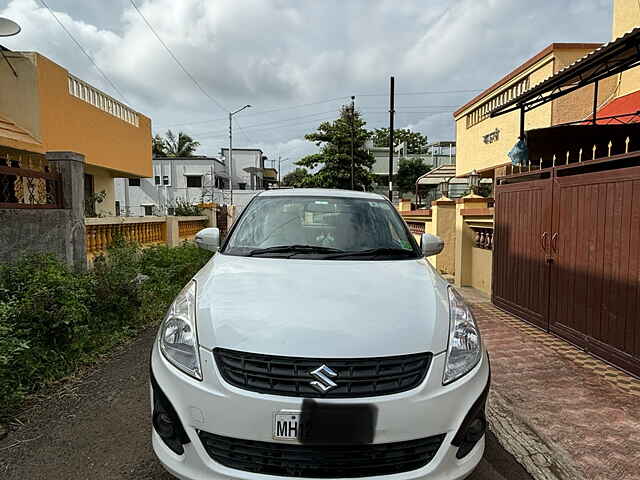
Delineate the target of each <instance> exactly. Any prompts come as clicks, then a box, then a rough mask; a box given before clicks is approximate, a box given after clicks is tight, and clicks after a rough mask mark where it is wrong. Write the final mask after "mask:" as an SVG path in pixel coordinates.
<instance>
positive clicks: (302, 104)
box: [164, 0, 640, 127]
mask: <svg viewBox="0 0 640 480" xmlns="http://www.w3.org/2000/svg"><path fill="white" fill-rule="evenodd" d="M639 1H640V0H639ZM480 91H482V90H481V89H472V90H440V91H426V92H405V93H396V95H405V96H411V95H440V94H443V95H444V94H455V93H475V92H480ZM387 95H388V93H367V94H361V95H358V96H361V97H381V96H384V97H386V96H387ZM348 98H349V96H348V95H344V96H342V97H334V98H327V99H326V100H318V101H316V102H310V103H301V104H298V105H289V106H287V107H281V108H274V109H270V110H258V109H255V110H254V112H251V113H246V114H245V115H244V116H245V117H253V116H257V115H266V114H268V113H275V112H283V111H286V110H293V109H296V108H303V107H310V106H313V105H321V104H323V103H330V102H336V101H338V100H346V99H348ZM432 107H433V108H457V107H458V106H457V105H432V106H425V107H420V108H432ZM398 108H418V107H413V106H404V107H398ZM226 120H228V117H218V118H210V119H207V120H196V121H193V122H183V123H172V124H167V125H164V126H165V127H181V126H185V125H198V124H204V123H213V122H222V121H226Z"/></svg>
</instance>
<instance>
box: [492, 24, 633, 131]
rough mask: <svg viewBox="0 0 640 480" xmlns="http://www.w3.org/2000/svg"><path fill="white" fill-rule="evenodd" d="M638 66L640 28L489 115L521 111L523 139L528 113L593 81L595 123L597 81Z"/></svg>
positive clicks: (594, 119) (598, 49) (578, 61)
mask: <svg viewBox="0 0 640 480" xmlns="http://www.w3.org/2000/svg"><path fill="white" fill-rule="evenodd" d="M638 65H640V27H636V28H634V29H633V30H631V31H629V32H627V33H626V34H624V35H623V36H622V37H620V38H618V39H616V40H614V41H612V42H609V43H607V44H605V45H603V46H601V47H599V48H597V49H596V50H594V51H593V52H590V53H588V54H587V55H585V56H584V57H582V58H580V59H578V60H576V61H575V62H573V63H572V64H571V65H568V66H566V67H565V68H563V69H562V70H560V71H558V72H557V73H555V74H554V75H552V76H551V77H549V78H547V79H546V80H543V81H542V82H540V83H538V84H537V85H535V86H534V87H532V88H530V89H529V90H527V91H526V92H524V93H522V94H521V95H519V96H517V97H516V98H514V99H512V100H510V101H508V102H506V103H505V104H503V105H501V106H499V107H497V108H495V109H494V110H492V111H491V113H490V114H489V115H490V116H491V117H497V116H499V115H504V114H506V113H510V112H514V111H516V110H519V111H520V138H524V117H525V112H528V111H530V110H533V109H534V108H537V107H539V106H541V105H544V104H545V103H548V102H550V101H552V100H554V99H556V98H559V97H562V96H564V95H567V94H569V93H571V92H573V91H575V90H577V89H579V88H582V87H585V86H587V85H591V84H592V83H593V84H594V92H593V116H592V122H593V123H594V124H595V122H596V120H597V119H596V114H597V107H598V82H599V81H600V80H603V79H605V78H607V77H611V76H613V75H617V74H619V73H621V72H624V71H625V70H629V69H631V68H634V67H636V66H638Z"/></svg>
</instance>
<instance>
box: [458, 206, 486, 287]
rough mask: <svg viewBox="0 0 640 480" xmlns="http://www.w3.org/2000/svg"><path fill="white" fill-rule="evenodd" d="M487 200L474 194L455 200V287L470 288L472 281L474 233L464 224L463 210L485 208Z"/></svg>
mask: <svg viewBox="0 0 640 480" xmlns="http://www.w3.org/2000/svg"><path fill="white" fill-rule="evenodd" d="M488 201H489V199H487V198H484V197H480V196H478V195H475V194H471V195H467V196H465V197H462V198H458V199H457V200H456V207H455V208H456V241H455V285H456V286H458V287H466V286H470V285H472V283H473V280H472V273H473V272H472V269H473V263H472V254H473V245H474V238H475V233H474V232H473V230H472V229H471V227H470V226H469V225H468V224H467V223H466V222H465V219H464V216H463V213H464V212H463V210H467V209H472V208H474V209H477V208H487V207H488V206H489V203H488Z"/></svg>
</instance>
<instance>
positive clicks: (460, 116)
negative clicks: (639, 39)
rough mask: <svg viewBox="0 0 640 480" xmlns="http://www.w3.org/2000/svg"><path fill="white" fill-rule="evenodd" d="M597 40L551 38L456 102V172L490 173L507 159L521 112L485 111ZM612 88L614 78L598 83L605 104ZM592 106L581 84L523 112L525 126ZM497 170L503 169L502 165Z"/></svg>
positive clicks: (562, 119) (569, 117)
mask: <svg viewBox="0 0 640 480" xmlns="http://www.w3.org/2000/svg"><path fill="white" fill-rule="evenodd" d="M600 45H601V44H599V43H552V44H551V45H549V46H548V47H547V48H545V49H544V50H542V51H541V52H539V53H538V54H536V55H534V56H533V57H532V58H530V59H529V60H527V61H526V62H525V63H523V64H522V65H520V66H519V67H517V68H516V69H515V70H513V71H512V72H510V73H508V74H507V75H505V76H504V77H502V78H501V79H500V80H498V81H497V82H496V83H495V84H493V85H492V86H490V87H489V88H487V89H486V90H485V91H483V92H482V93H480V94H479V95H478V96H477V97H475V98H473V99H472V100H471V101H469V102H468V103H466V104H465V105H463V106H462V107H460V108H459V109H458V110H457V111H456V112H455V113H454V118H455V122H456V142H457V159H456V161H457V163H456V175H457V176H461V175H466V174H468V173H470V172H471V171H472V170H477V171H479V172H482V173H483V174H484V175H485V176H493V174H494V170H495V169H496V167H501V166H504V164H506V163H508V162H509V157H508V156H507V154H508V153H509V151H510V150H511V149H512V148H513V146H514V145H515V144H516V142H517V141H518V137H519V136H520V112H519V111H514V112H511V113H509V114H505V115H502V116H499V117H496V118H490V117H489V113H490V112H491V111H492V110H493V109H495V108H497V107H499V106H501V105H503V104H504V103H506V102H508V101H509V100H512V99H513V98H515V97H517V96H518V95H519V94H521V93H523V92H525V91H526V90H528V89H529V88H530V87H532V86H534V85H536V84H537V83H539V82H541V81H542V80H544V79H546V78H548V77H550V76H551V75H553V74H554V73H556V72H558V71H559V70H561V69H562V68H564V67H566V66H568V65H570V64H571V63H573V62H574V61H575V60H577V59H579V58H581V57H583V56H584V55H586V54H587V53H589V52H591V51H593V50H594V49H596V48H598V47H599V46H600ZM614 89H615V80H614V79H608V80H606V81H603V82H601V85H600V87H599V90H598V97H599V101H600V102H602V103H605V102H606V101H607V100H608V99H610V98H611V96H612V94H613V92H614ZM592 110H593V87H589V88H583V89H580V90H577V91H575V92H573V93H571V94H568V95H566V96H564V97H561V98H559V99H557V100H554V101H552V102H549V103H547V104H545V105H543V106H541V107H539V108H536V109H534V110H532V111H529V112H527V113H526V115H525V124H524V125H525V130H530V129H533V128H544V127H550V126H552V125H558V124H561V123H566V122H570V121H575V120H580V119H583V118H587V117H588V116H589V115H590V114H591V112H592ZM497 173H498V174H500V173H501V170H500V168H498V172H497Z"/></svg>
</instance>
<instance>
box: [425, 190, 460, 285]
mask: <svg viewBox="0 0 640 480" xmlns="http://www.w3.org/2000/svg"><path fill="white" fill-rule="evenodd" d="M434 203H437V201H436V202H434ZM431 212H432V213H431V219H432V221H431V224H432V225H433V230H434V231H433V232H430V233H433V234H434V235H437V236H438V237H440V238H441V239H442V240H443V241H444V249H443V250H442V252H440V253H439V254H438V255H436V256H435V257H433V258H434V260H435V262H434V263H433V265H434V266H435V267H436V269H437V270H438V271H440V272H442V273H448V274H450V275H453V274H454V273H455V264H456V205H455V203H454V202H451V203H450V204H447V205H433V206H432V207H431Z"/></svg>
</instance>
